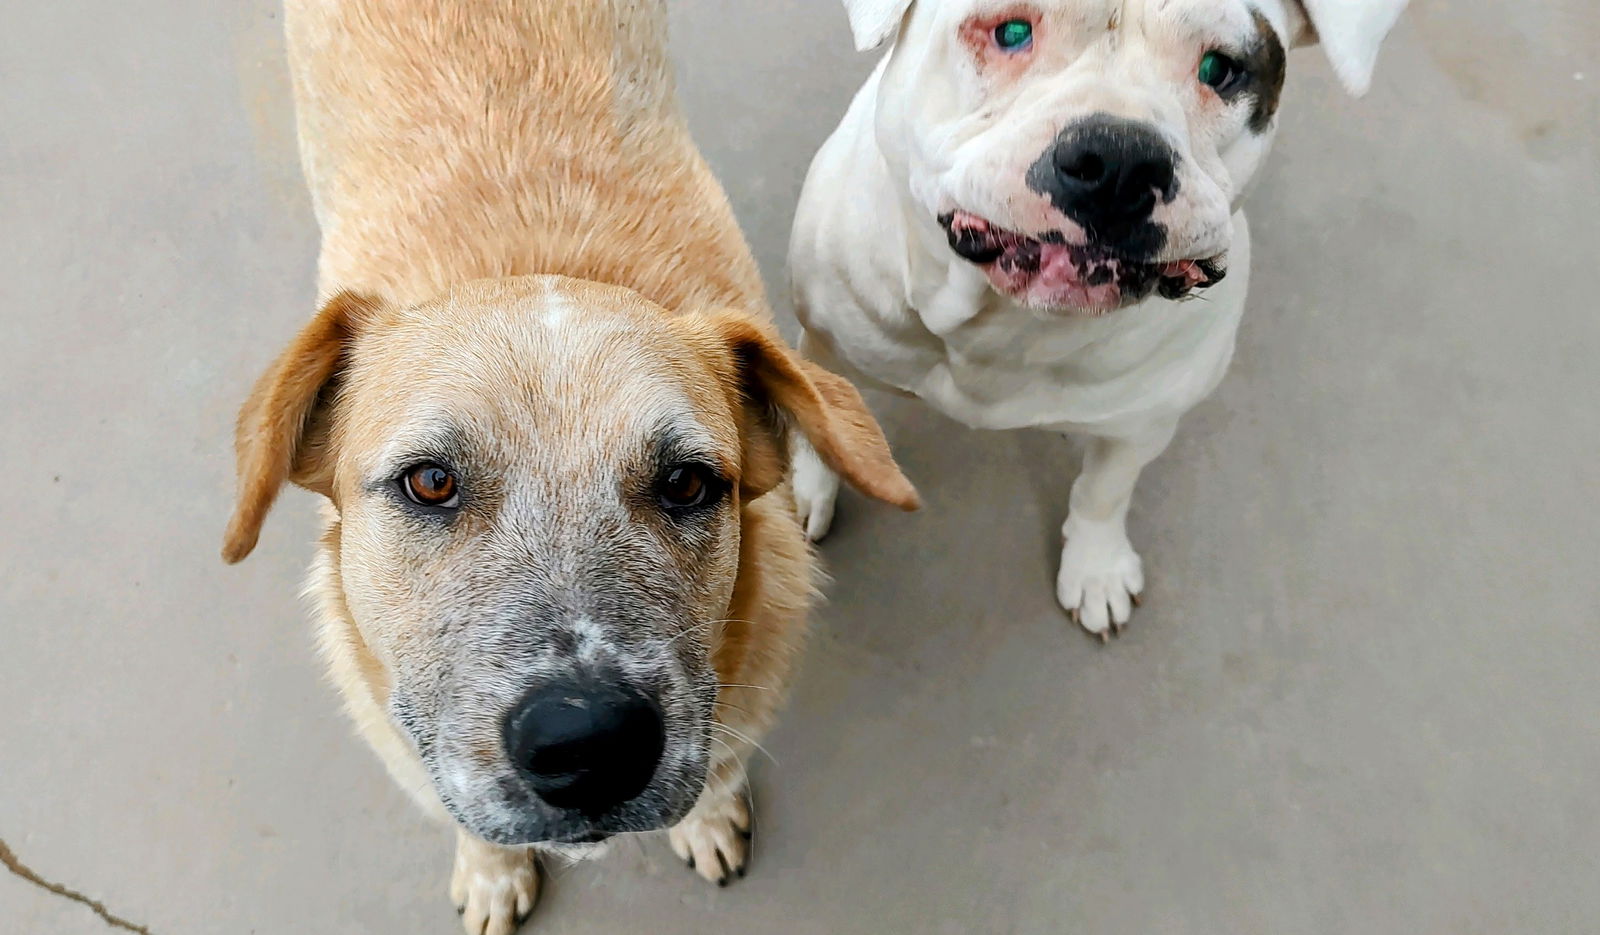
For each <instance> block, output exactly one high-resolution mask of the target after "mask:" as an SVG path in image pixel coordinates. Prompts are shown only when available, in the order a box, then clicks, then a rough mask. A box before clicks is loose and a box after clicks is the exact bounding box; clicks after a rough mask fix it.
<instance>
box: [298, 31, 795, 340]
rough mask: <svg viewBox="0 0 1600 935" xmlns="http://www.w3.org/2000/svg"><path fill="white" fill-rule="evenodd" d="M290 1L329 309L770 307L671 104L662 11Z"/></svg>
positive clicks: (304, 144) (304, 143) (723, 202)
mask: <svg viewBox="0 0 1600 935" xmlns="http://www.w3.org/2000/svg"><path fill="white" fill-rule="evenodd" d="M286 6H287V11H286V20H287V23H286V25H287V32H288V40H289V43H290V52H291V54H290V57H289V58H290V61H291V63H293V66H294V75H293V77H294V85H295V97H296V103H297V113H298V117H299V129H300V139H301V152H302V160H303V162H304V165H305V172H306V176H307V179H308V181H309V182H310V185H311V189H312V197H313V201H314V204H315V206H316V211H317V218H318V221H319V223H320V224H321V226H322V231H323V246H322V256H321V262H320V269H321V276H320V285H321V291H322V292H323V294H324V295H327V294H331V293H332V292H335V291H337V290H340V289H352V290H356V291H364V292H368V293H375V294H378V295H381V296H383V297H384V298H387V299H389V300H390V301H394V302H400V303H412V302H418V301H422V300H425V299H428V298H431V297H434V296H436V295H439V294H441V293H442V292H444V291H446V290H447V289H448V288H449V286H450V284H452V283H455V282H460V281H463V280H468V279H477V278H486V277H499V276H514V275H522V274H529V273H559V274H563V275H568V276H574V277H577V278H581V279H590V280H596V281H600V282H609V283H615V284H618V285H623V286H627V287H629V288H632V289H634V290H636V291H638V292H640V293H642V294H643V295H644V296H645V297H647V298H649V299H651V300H653V301H655V302H657V303H659V304H661V305H664V306H666V307H667V308H670V309H673V310H682V309H690V308H696V307H704V306H710V305H724V304H725V305H734V306H737V307H740V308H742V309H744V310H746V311H750V312H755V311H757V310H762V309H764V300H763V298H762V296H763V293H762V290H761V283H760V278H759V275H758V272H757V270H756V266H755V263H754V261H753V259H752V258H751V256H750V252H749V249H748V247H747V246H746V245H745V242H744V239H743V237H742V236H741V235H740V233H739V229H738V226H737V224H736V223H735V221H734V218H733V214H732V211H731V210H730V208H729V207H728V202H727V198H726V196H725V195H724V194H723V192H722V189H721V187H720V186H719V185H718V184H717V182H716V180H715V179H714V178H713V177H712V175H711V172H710V170H709V169H708V168H707V167H706V165H705V162H704V161H703V160H702V159H701V157H700V155H699V152H698V151H697V150H696V149H695V147H694V144H693V142H692V140H691V139H690V137H689V133H688V130H687V128H686V126H685V124H684V120H683V117H682V114H681V113H680V111H679V109H678V105H677V102H676V98H675V95H674V91H673V81H672V72H671V66H670V63H669V62H668V60H667V57H666V49H665V47H664V40H663V37H664V36H665V22H664V20H665V16H666V14H665V9H664V6H663V4H662V3H661V2H659V0H475V2H473V3H470V4H461V3H453V2H446V0H289V2H288V3H287V5H286ZM407 8H411V10H412V11H413V14H414V15H408V14H407Z"/></svg>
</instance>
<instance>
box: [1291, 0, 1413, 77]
mask: <svg viewBox="0 0 1600 935" xmlns="http://www.w3.org/2000/svg"><path fill="white" fill-rule="evenodd" d="M1406 2H1407V0H1290V3H1289V13H1290V15H1291V16H1292V15H1294V14H1299V16H1300V23H1299V24H1298V28H1297V29H1296V33H1297V34H1296V35H1295V37H1294V40H1293V42H1292V45H1297V46H1300V45H1311V44H1312V43H1315V42H1321V43H1322V51H1323V54H1325V55H1327V56H1328V61H1329V62H1331V63H1332V64H1333V72H1334V74H1336V75H1338V76H1339V82H1340V83H1341V84H1343V85H1344V87H1345V90H1347V91H1349V92H1350V93H1351V94H1354V95H1355V96H1357V97H1360V96H1361V95H1363V94H1365V93H1367V88H1369V87H1371V85H1372V69H1373V68H1374V67H1375V66H1376V65H1377V64H1378V46H1380V45H1382V44H1383V37H1384V36H1387V35H1388V34H1389V30H1390V29H1391V28H1393V27H1394V23H1395V20H1397V19H1399V18H1400V11H1401V10H1404V9H1405V8H1406Z"/></svg>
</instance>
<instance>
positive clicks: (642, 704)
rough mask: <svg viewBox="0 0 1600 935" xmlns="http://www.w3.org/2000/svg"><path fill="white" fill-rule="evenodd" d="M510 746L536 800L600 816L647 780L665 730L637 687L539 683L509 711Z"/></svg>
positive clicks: (656, 711) (657, 711)
mask: <svg viewBox="0 0 1600 935" xmlns="http://www.w3.org/2000/svg"><path fill="white" fill-rule="evenodd" d="M505 744H506V753H507V754H508V755H509V756H510V757H511V762H512V763H513V764H515V765H516V767H517V769H518V770H520V771H521V773H522V775H523V777H524V778H525V779H526V780H527V781H528V784H529V785H531V786H532V787H533V790H534V791H535V792H536V793H538V795H539V798H541V799H544V800H545V802H547V803H549V804H550V805H552V806H554V807H556V808H564V809H571V810H573V811H577V812H581V813H583V814H585V815H590V816H596V815H600V814H603V813H604V812H606V811H608V810H610V809H611V808H613V807H615V806H618V805H621V804H622V803H624V802H626V801H628V800H629V799H632V798H633V797H634V796H636V795H638V794H639V793H640V792H643V791H644V788H645V786H647V785H649V783H650V777H651V776H653V775H654V774H655V770H656V763H657V762H659V761H660V759H661V751H662V749H663V747H664V746H665V744H666V731H665V728H664V727H663V725H662V721H661V712H660V709H659V708H657V706H656V705H655V703H654V702H652V701H651V700H650V699H649V698H647V697H645V696H644V695H643V694H641V693H640V692H638V691H636V690H633V689H631V688H625V687H623V686H620V685H618V684H616V683H615V682H611V681H593V682H586V681H578V680H563V681H560V682H554V683H550V684H547V685H543V686H540V687H538V688H535V689H534V690H533V691H531V692H529V693H528V694H527V695H526V696H524V698H523V699H522V702H521V703H520V704H518V705H517V706H516V707H515V708H513V709H512V710H511V712H510V714H509V715H507V717H506V722H505Z"/></svg>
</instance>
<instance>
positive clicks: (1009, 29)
mask: <svg viewBox="0 0 1600 935" xmlns="http://www.w3.org/2000/svg"><path fill="white" fill-rule="evenodd" d="M994 43H995V45H998V46H999V47H1000V48H1002V49H1004V50H1006V51H1007V52H1020V51H1022V50H1023V49H1026V48H1027V47H1028V46H1030V45H1033V24H1032V23H1030V22H1028V21H1027V20H1025V19H1008V20H1006V21H1005V22H1003V23H1001V24H1000V25H998V26H996V27H995V28H994Z"/></svg>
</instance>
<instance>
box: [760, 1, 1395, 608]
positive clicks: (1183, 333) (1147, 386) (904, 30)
mask: <svg viewBox="0 0 1600 935" xmlns="http://www.w3.org/2000/svg"><path fill="white" fill-rule="evenodd" d="M844 4H845V8H846V10H847V12H848V13H849V17H850V26H851V29H852V31H853V32H854V34H855V40H856V45H857V47H858V48H860V49H863V50H865V49H869V48H875V47H877V46H879V45H881V44H883V43H885V42H891V41H892V43H893V45H892V47H891V48H890V50H889V52H888V54H887V55H886V56H885V57H884V59H883V61H881V62H880V63H879V64H878V67H877V69H876V71H874V72H873V74H872V77H871V78H870V79H869V80H868V81H867V83H866V84H865V85H864V86H863V87H862V88H861V90H860V92H858V93H857V94H856V97H855V100H854V101H853V102H852V103H851V105H850V110H849V112H848V113H847V114H846V115H845V117H844V120H843V122H842V123H840V125H839V128H838V129H837V130H835V131H834V133H833V135H832V137H830V138H829V139H828V141H827V143H826V144H824V145H823V147H822V150H821V151H820V152H819V153H818V154H817V157H816V159H815V161H814V162H813V163H812V166H811V171H810V173H809V175H808V176H807V179H806V185H805V190H804V193H803V194H802V195H801V200H800V206H799V209H798V214H797V216H796V218H795V228H794V239H793V243H792V245H791V247H790V255H789V261H790V269H791V271H792V275H793V278H794V293H795V308H796V313H797V314H798V316H799V319H800V322H801V324H802V325H803V326H804V327H805V335H804V337H803V339H802V345H801V346H802V349H803V350H804V351H805V352H806V353H807V354H808V355H810V356H812V357H813V358H814V359H816V360H817V361H818V362H819V363H823V364H824V365H827V366H831V367H834V368H836V369H842V370H843V372H847V373H848V372H850V371H852V370H853V371H855V372H856V374H858V375H860V376H863V377H866V378H867V379H868V380H870V381H872V382H876V383H878V384H880V385H882V386H885V387H888V388H891V389H895V390H899V391H903V392H906V393H910V394H913V395H916V396H919V397H921V398H922V399H925V400H927V401H928V402H929V403H931V404H932V405H933V406H935V407H936V408H938V409H939V410H941V411H942V412H944V413H946V414H947V415H949V416H951V417H952V418H955V419H959V420H961V421H962V422H965V423H966V424H968V425H971V426H974V427H979V428H991V429H1004V428H1019V427H1023V426H1032V427H1038V428H1046V429H1054V430H1057V431H1063V432H1073V433H1081V434H1083V435H1086V436H1088V437H1089V445H1088V450H1087V453H1086V455H1085V457H1084V464H1083V470H1082V473H1081V474H1080V475H1079V476H1078V479H1077V481H1076V482H1075V483H1074V484H1073V485H1072V492H1071V496H1070V501H1069V512H1068V515H1067V520H1066V522H1065V524H1064V525H1063V526H1062V533H1063V535H1064V536H1065V538H1066V543H1065V546H1064V547H1063V550H1062V553H1061V570H1060V574H1059V576H1058V578H1057V581H1056V594H1057V597H1058V598H1059V599H1060V601H1061V604H1062V606H1064V607H1065V608H1066V609H1067V611H1068V612H1069V613H1070V614H1071V615H1072V616H1073V617H1074V618H1075V619H1077V620H1078V621H1079V622H1080V623H1082V625H1083V626H1084V627H1085V628H1086V629H1088V630H1089V631H1090V632H1092V633H1095V634H1098V635H1099V636H1100V637H1101V638H1102V639H1105V638H1106V637H1107V635H1108V634H1109V633H1111V632H1113V631H1115V630H1120V628H1121V627H1122V625H1123V624H1125V623H1126V622H1127V620H1128V617H1129V614H1130V613H1131V609H1132V608H1131V605H1133V604H1136V603H1137V602H1138V598H1139V593H1140V591H1141V590H1143V588H1144V572H1143V569H1142V567H1141V562H1140V559H1139V555H1138V553H1137V552H1135V551H1134V549H1133V546H1132V545H1131V544H1130V543H1129V542H1128V536H1127V532H1126V529H1125V524H1124V520H1125V517H1126V516H1127V512H1128V502H1129V499H1130V497H1131V496H1132V493H1133V487H1134V483H1135V482H1136V481H1137V479H1138V477H1139V472H1140V470H1141V469H1143V467H1144V466H1145V465H1146V464H1148V463H1149V462H1150V461H1151V460H1152V459H1154V458H1155V457H1156V455H1158V454H1160V453H1161V451H1162V450H1163V449H1165V448H1166V447H1167V443H1168V442H1169V441H1170V440H1171V438H1172V435H1173V431H1174V430H1175V429H1176V427H1177V424H1178V419H1179V417H1181V416H1182V415H1183V414H1184V413H1185V412H1187V411H1188V410H1189V409H1190V408H1192V407H1193V406H1194V405H1195V404H1196V403H1198V402H1200V400H1202V399H1203V398H1205V396H1206V395H1207V394H1209V393H1210V392H1211V391H1212V389H1214V388H1215V387H1216V385H1217V383H1218V382H1220V380H1221V379H1222V375H1223V373H1224V371H1225V370H1226V369H1227V366H1228V361H1229V359H1230V358H1231V357H1232V354H1233V346H1234V333H1235V330H1236V328H1237V326H1238V323H1239V316H1240V314H1241V312H1242V311H1243V308H1244V300H1245V285H1246V282H1247V279H1248V274H1249V270H1250V235H1249V229H1248V228H1247V226H1246V225H1245V219H1244V214H1243V213H1242V212H1241V211H1240V210H1239V203H1240V200H1241V199H1242V198H1243V196H1244V194H1245V192H1246V190H1247V189H1248V187H1249V183H1250V179H1251V177H1252V176H1253V175H1254V174H1255V172H1256V169H1257V167H1259V166H1260V164H1261V161H1262V158H1263V157H1264V156H1265V154H1266V152H1267V149H1268V147H1269V146H1270V144H1271V142H1272V138H1273V133H1274V130H1275V128H1276V119H1275V118H1276V109H1277V105H1278V94H1279V90H1280V89H1281V87H1282V84H1283V77H1284V64H1285V54H1284V50H1285V48H1286V47H1292V46H1296V45H1303V44H1307V43H1310V42H1315V41H1319V40H1320V42H1321V44H1322V46H1323V48H1324V50H1325V51H1326V53H1327V54H1328V57H1329V59H1330V60H1331V61H1332V63H1333V66H1334V69H1335V71H1336V73H1337V74H1338V76H1339V78H1340V80H1341V81H1342V82H1343V83H1344V85H1345V86H1346V87H1347V88H1348V89H1349V90H1350V91H1351V93H1354V94H1360V93H1362V92H1364V91H1365V90H1366V88H1367V85H1368V83H1369V81H1370V79H1371V75H1372V69H1373V65H1374V62H1375V59H1376V56H1377V50H1378V45H1379V43H1380V41H1381V40H1382V38H1383V36H1384V35H1385V34H1386V33H1387V32H1388V31H1389V28H1390V27H1391V26H1392V25H1393V23H1394V21H1395V19H1396V17H1397V16H1398V15H1399V13H1400V10H1401V8H1402V7H1403V6H1404V4H1405V0H1021V2H1017V0H915V2H914V0H844ZM1225 274H1226V279H1224V275H1225ZM1199 296H1203V297H1204V299H1205V301H1196V302H1188V301H1185V300H1186V299H1190V298H1195V297H1199ZM837 490H838V481H837V479H836V478H835V477H834V476H833V475H832V473H831V472H829V471H828V469H827V468H826V467H825V466H824V465H823V463H822V462H821V461H820V460H819V459H817V458H816V457H814V456H813V455H812V453H810V452H808V451H805V450H801V451H800V452H798V459H797V467H796V492H797V495H798V498H799V504H800V509H801V512H802V516H803V518H804V519H805V522H806V526H807V532H808V533H809V534H810V535H811V537H812V538H813V539H815V538H818V537H820V536H821V535H823V534H824V533H825V532H826V531H827V528H828V524H829V523H830V521H831V520H832V515H833V506H834V498H835V494H836V493H837Z"/></svg>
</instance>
